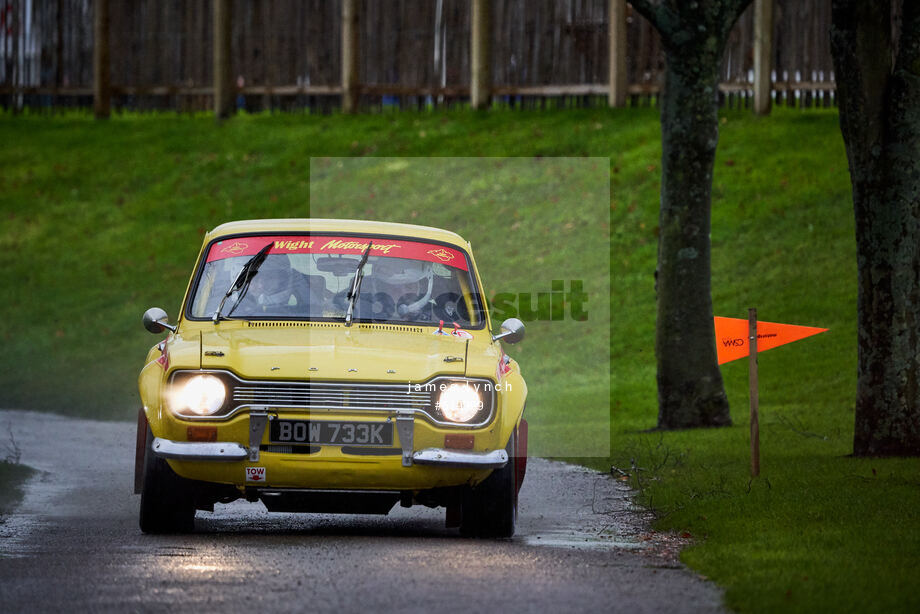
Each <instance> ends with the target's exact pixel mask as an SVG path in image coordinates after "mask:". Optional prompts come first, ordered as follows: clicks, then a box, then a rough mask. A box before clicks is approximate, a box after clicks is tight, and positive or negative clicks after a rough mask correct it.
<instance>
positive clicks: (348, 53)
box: [342, 0, 360, 113]
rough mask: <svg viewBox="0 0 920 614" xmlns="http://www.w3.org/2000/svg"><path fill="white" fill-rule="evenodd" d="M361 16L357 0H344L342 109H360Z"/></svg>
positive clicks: (346, 111)
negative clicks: (359, 26)
mask: <svg viewBox="0 0 920 614" xmlns="http://www.w3.org/2000/svg"><path fill="white" fill-rule="evenodd" d="M359 23H360V16H359V15H358V3H357V0H342V111H344V112H345V113H354V112H356V111H357V110H358V94H359V91H358V65H359V55H358V54H359V53H360V45H359V44H358V36H359V29H358V25H359Z"/></svg>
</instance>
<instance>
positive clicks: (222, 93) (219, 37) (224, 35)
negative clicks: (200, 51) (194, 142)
mask: <svg viewBox="0 0 920 614" xmlns="http://www.w3.org/2000/svg"><path fill="white" fill-rule="evenodd" d="M230 11H231V8H230V0H214V15H213V20H214V117H215V118H216V119H217V121H221V120H223V119H227V118H228V117H230V115H232V114H233V85H232V84H233V72H232V71H233V67H232V65H231V64H230V33H231V28H232V25H233V16H232V15H231V13H230Z"/></svg>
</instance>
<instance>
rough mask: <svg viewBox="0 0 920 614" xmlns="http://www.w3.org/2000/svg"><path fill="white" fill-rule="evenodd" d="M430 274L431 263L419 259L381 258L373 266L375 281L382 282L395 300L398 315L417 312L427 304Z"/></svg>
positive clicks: (430, 281) (431, 274)
mask: <svg viewBox="0 0 920 614" xmlns="http://www.w3.org/2000/svg"><path fill="white" fill-rule="evenodd" d="M432 276H433V271H432V267H431V263H429V262H423V261H421V260H408V259H406V258H381V259H380V260H378V261H377V262H376V263H375V268H374V277H375V279H376V280H377V282H378V283H382V284H383V288H385V289H386V292H387V294H389V295H390V296H391V297H393V300H394V301H396V302H397V310H398V311H399V315H406V314H407V313H414V312H417V311H419V310H420V309H422V308H423V307H424V306H425V305H427V303H428V300H429V299H430V298H431V287H432ZM420 282H425V283H420ZM407 300H408V301H409V302H406V301H407Z"/></svg>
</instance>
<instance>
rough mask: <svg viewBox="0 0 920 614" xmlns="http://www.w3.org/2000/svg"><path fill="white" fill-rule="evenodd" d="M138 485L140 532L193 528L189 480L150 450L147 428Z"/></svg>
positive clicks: (149, 433) (193, 513) (168, 531)
mask: <svg viewBox="0 0 920 614" xmlns="http://www.w3.org/2000/svg"><path fill="white" fill-rule="evenodd" d="M143 476H144V477H143V480H144V481H143V486H142V488H141V511H140V526H141V531H143V532H144V533H187V532H190V531H192V530H194V528H195V499H194V491H193V489H192V486H191V484H190V482H189V480H186V479H185V478H182V477H180V476H179V475H176V472H175V471H173V470H172V468H171V467H170V466H169V464H168V463H167V462H166V461H165V460H163V459H162V458H160V457H158V456H157V455H156V454H154V453H153V433H152V432H151V431H150V427H149V426H148V427H147V445H146V448H145V450H144V473H143Z"/></svg>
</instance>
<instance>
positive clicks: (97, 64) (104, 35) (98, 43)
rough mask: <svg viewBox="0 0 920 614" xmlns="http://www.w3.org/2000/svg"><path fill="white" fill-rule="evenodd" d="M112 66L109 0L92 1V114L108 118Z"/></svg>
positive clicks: (110, 105) (110, 108) (110, 106)
mask: <svg viewBox="0 0 920 614" xmlns="http://www.w3.org/2000/svg"><path fill="white" fill-rule="evenodd" d="M111 83H112V66H111V62H110V61H109V0H96V1H95V2H94V3H93V115H95V117H96V119H108V117H109V115H110V114H111V110H112V90H111Z"/></svg>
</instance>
